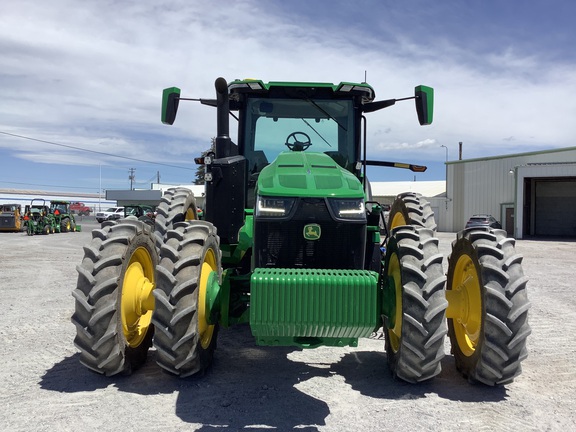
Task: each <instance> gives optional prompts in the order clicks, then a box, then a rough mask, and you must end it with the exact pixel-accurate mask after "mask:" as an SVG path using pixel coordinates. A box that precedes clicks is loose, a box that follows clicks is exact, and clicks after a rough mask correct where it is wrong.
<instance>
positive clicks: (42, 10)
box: [0, 0, 576, 192]
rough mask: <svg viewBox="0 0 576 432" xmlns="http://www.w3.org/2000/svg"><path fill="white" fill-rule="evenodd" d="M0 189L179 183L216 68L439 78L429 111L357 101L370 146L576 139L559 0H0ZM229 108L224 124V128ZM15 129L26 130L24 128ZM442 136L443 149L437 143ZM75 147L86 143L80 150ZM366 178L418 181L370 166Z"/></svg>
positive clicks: (421, 149)
mask: <svg viewBox="0 0 576 432" xmlns="http://www.w3.org/2000/svg"><path fill="white" fill-rule="evenodd" d="M0 10H2V13H0V52H1V55H0V188H17V189H44V190H54V191H56V190H73V191H78V192H97V191H98V190H99V189H100V188H102V189H126V188H128V187H129V186H130V181H129V178H128V176H129V170H130V169H131V168H133V169H135V183H134V186H135V187H148V185H149V184H150V182H152V181H155V180H156V178H157V176H158V174H159V175H160V180H161V182H163V183H187V182H190V181H192V179H193V178H194V173H195V170H196V166H195V165H194V162H193V158H194V157H195V156H198V154H199V153H200V152H202V151H203V150H205V149H206V148H207V147H208V146H209V143H210V138H211V137H213V136H215V134H216V117H215V112H214V110H213V109H212V108H210V107H206V106H201V105H198V104H195V103H188V104H181V108H180V111H179V116H178V119H177V120H176V123H175V124H174V126H171V127H170V126H165V125H162V124H161V122H160V100H161V92H162V89H163V88H165V87H171V86H178V87H180V88H181V89H182V95H183V96H184V97H203V98H212V97H214V80H215V79H216V78H217V77H219V76H222V77H225V78H226V79H227V80H229V81H230V80H233V79H236V78H259V79H262V80H263V81H316V82H319V81H320V82H334V83H337V82H340V81H362V80H363V79H364V75H365V73H366V74H367V81H368V82H369V83H370V84H371V85H372V86H373V87H374V89H375V91H376V96H377V98H378V99H389V98H400V97H405V96H410V95H411V94H412V93H413V89H414V86H416V85H419V84H425V85H429V86H432V87H434V88H435V92H436V94H435V102H436V103H435V120H434V124H433V125H431V126H425V127H421V126H419V125H418V122H417V118H416V113H415V111H414V105H413V103H410V102H404V103H399V104H397V105H395V106H393V107H390V108H388V109H386V110H382V111H378V112H375V113H370V114H367V117H368V152H369V157H370V158H371V159H380V160H397V161H402V162H412V163H416V164H421V165H427V166H428V167H429V169H428V171H427V172H426V173H423V174H417V175H416V180H419V181H425V180H443V179H444V175H445V167H444V160H445V157H446V148H447V149H448V159H449V160H454V159H456V158H457V157H458V142H460V141H462V142H463V156H464V158H477V157H484V156H495V155H502V154H511V153H519V152H525V151H538V150H546V149H551V148H559V147H568V146H574V145H575V144H574V141H573V139H574V137H575V136H576V121H574V117H575V114H576V98H575V97H574V94H575V93H576V49H574V43H575V42H576V30H575V26H574V25H573V22H572V21H573V17H574V16H576V3H574V2H573V1H571V0H562V1H555V0H546V1H544V0H542V1H536V0H526V1H511V0H510V1H490V0H485V1H473V0H470V1H461V0H460V1H456V0H454V1H452V0H447V1H441V2H430V1H420V0H406V1H401V2H400V1H387V0H380V1H377V0H374V1H356V2H350V1H328V0H320V1H312V0H291V1H267V2H262V1H251V0H244V1H230V0H223V1H217V2H216V1H212V2H210V1H192V0H169V1H168V0H139V1H118V0H84V1H82V2H78V1H73V0H51V1H50V2H46V1H42V0H36V1H27V0H19V1H17V2H12V1H8V0H0ZM232 126H233V124H232V125H231V127H232ZM22 137H25V138H22ZM442 146H446V147H442ZM79 149H83V150H79ZM369 176H370V178H371V180H373V181H395V180H398V181H402V180H413V178H414V175H413V174H412V173H410V172H407V171H404V170H392V169H384V168H378V169H374V171H370V172H369Z"/></svg>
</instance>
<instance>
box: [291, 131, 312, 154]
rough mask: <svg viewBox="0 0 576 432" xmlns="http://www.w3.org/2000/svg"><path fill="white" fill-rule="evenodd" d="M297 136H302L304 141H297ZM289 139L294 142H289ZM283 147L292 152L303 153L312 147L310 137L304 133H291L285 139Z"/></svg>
mask: <svg viewBox="0 0 576 432" xmlns="http://www.w3.org/2000/svg"><path fill="white" fill-rule="evenodd" d="M299 135H302V136H303V137H304V138H305V141H300V140H299V139H298V136H299ZM290 138H293V139H294V142H290ZM285 145H286V147H288V148H289V149H290V150H292V151H304V150H306V149H307V148H308V147H310V146H311V145H312V142H311V141H310V137H309V136H308V134H306V133H304V132H292V133H291V134H290V135H288V137H287V138H286V143H285Z"/></svg>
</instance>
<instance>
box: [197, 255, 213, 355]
mask: <svg viewBox="0 0 576 432" xmlns="http://www.w3.org/2000/svg"><path fill="white" fill-rule="evenodd" d="M217 270H218V267H217V264H216V256H215V254H214V251H213V250H212V249H208V251H207V252H206V256H205V257H204V262H203V263H202V267H201V269H200V285H199V286H198V289H199V291H198V336H199V338H200V344H201V345H202V348H204V349H207V348H208V347H209V346H210V342H211V341H212V335H213V334H214V326H213V325H209V324H208V322H207V320H206V316H207V311H206V291H207V289H208V278H209V277H210V274H211V273H212V272H213V271H217Z"/></svg>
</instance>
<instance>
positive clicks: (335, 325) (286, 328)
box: [250, 268, 380, 348]
mask: <svg viewBox="0 0 576 432" xmlns="http://www.w3.org/2000/svg"><path fill="white" fill-rule="evenodd" d="M250 285H251V289H250V327H251V330H252V334H253V335H254V337H255V338H256V343H257V344H258V345H281V346H298V347H303V348H314V347H317V346H320V345H328V346H346V345H350V346H357V343H358V338H361V337H368V336H370V334H371V333H372V332H373V331H374V330H375V329H376V328H377V327H378V326H379V314H380V313H379V309H378V274H377V273H375V272H371V271H368V270H332V269H286V268H284V269H283V268H274V269H267V268H258V269H255V271H254V273H253V274H252V277H251V282H250Z"/></svg>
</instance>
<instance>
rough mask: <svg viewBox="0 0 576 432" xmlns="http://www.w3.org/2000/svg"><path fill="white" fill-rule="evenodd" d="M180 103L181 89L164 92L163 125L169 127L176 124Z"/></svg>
mask: <svg viewBox="0 0 576 432" xmlns="http://www.w3.org/2000/svg"><path fill="white" fill-rule="evenodd" d="M179 102H180V89H179V88H178V87H169V88H166V89H164V91H163V92H162V123H164V124H167V125H171V124H174V120H175V119H176V113H177V112H178V103H179Z"/></svg>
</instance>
